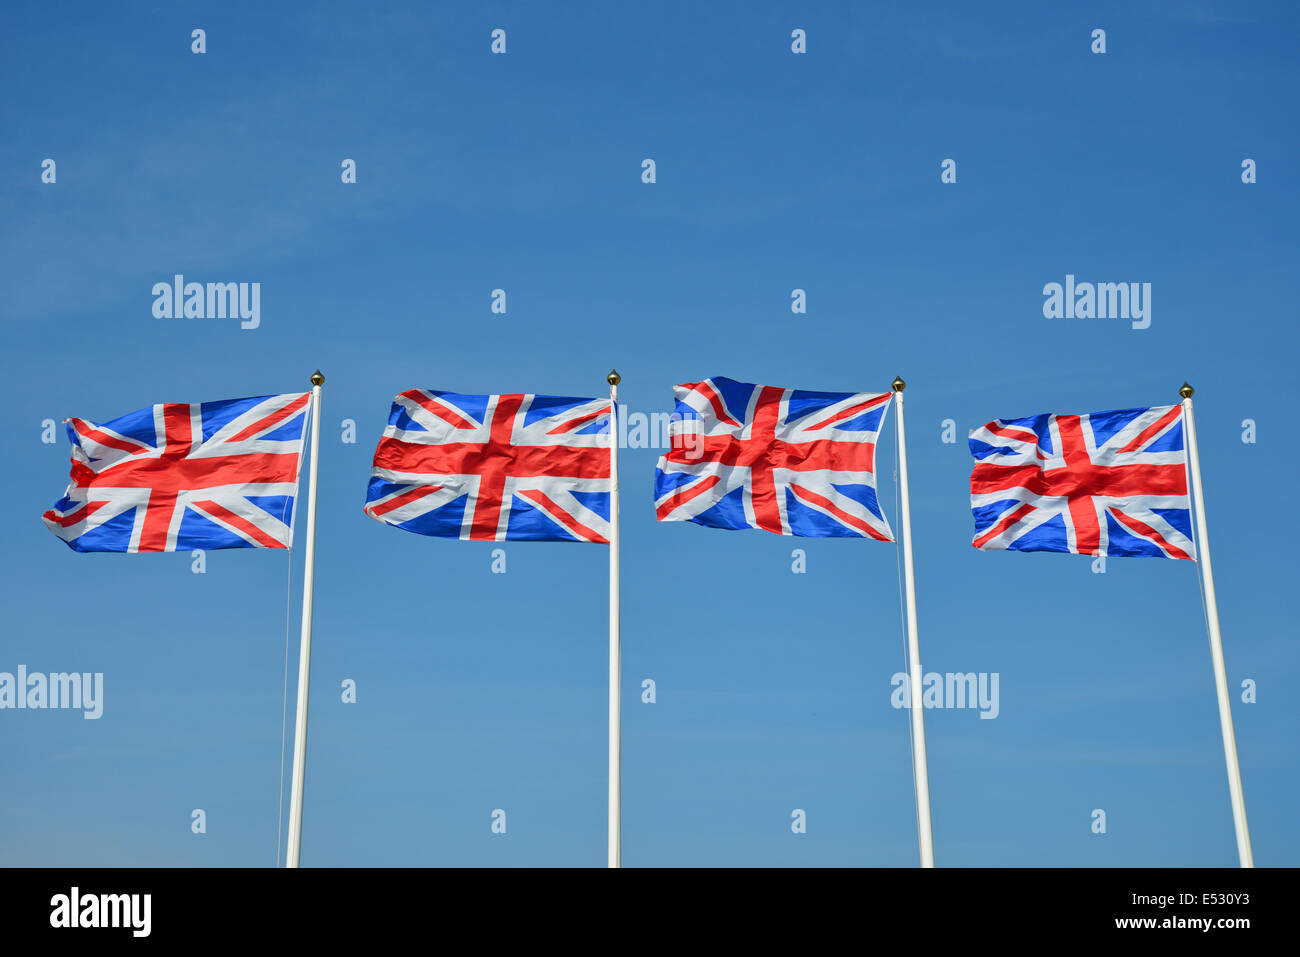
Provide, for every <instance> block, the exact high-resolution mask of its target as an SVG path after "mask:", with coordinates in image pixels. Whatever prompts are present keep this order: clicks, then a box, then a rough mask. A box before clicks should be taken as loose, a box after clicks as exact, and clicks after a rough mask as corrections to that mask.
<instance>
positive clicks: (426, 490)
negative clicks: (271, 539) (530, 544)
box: [365, 389, 612, 545]
mask: <svg viewBox="0 0 1300 957" xmlns="http://www.w3.org/2000/svg"><path fill="white" fill-rule="evenodd" d="M610 410H611V403H610V400H609V399H573V398H562V397H559V396H549V395H532V394H528V395H461V394H459V393H455V392H438V391H434V390H432V389H411V390H410V391H409V392H403V393H402V394H401V395H399V396H397V397H396V399H394V401H393V408H392V411H391V412H390V414H389V417H388V427H387V428H385V429H384V435H383V438H381V439H380V440H379V447H378V448H377V449H376V450H375V461H374V467H373V468H372V469H371V472H370V476H371V478H370V488H369V490H368V491H367V493H366V506H365V512H366V514H367V515H369V516H370V517H371V518H373V519H376V520H377V521H380V522H384V523H385V524H387V525H393V526H395V527H397V528H404V529H406V530H407V531H409V532H416V533H418V534H420V535H436V536H439V537H442V538H461V539H474V540H479V541H490V542H501V541H507V540H512V539H522V540H528V541H566V542H598V543H600V544H602V545H608V544H609V532H610V527H609V506H610V490H611V487H612V481H611V479H610V434H611V431H612V430H611V428H610V421H611V415H610Z"/></svg>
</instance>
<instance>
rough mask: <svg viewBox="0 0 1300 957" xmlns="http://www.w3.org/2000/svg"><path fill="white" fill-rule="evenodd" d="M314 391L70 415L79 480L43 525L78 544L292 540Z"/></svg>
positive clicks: (175, 547)
mask: <svg viewBox="0 0 1300 957" xmlns="http://www.w3.org/2000/svg"><path fill="white" fill-rule="evenodd" d="M309 398H310V394H309V393H302V392H298V393H291V394H286V395H272V396H259V397H257V398H252V399H227V400H225V401H221V402H203V403H196V404H188V405H187V404H179V403H164V404H160V405H153V406H150V407H149V408H146V409H141V410H139V411H138V412H132V413H129V414H128V415H124V416H122V417H121V418H117V419H113V420H112V421H110V422H105V423H103V424H102V425H99V424H96V423H94V422H90V421H88V420H86V419H68V420H67V427H68V438H69V439H71V441H72V474H71V479H72V484H70V485H69V486H68V490H67V491H66V492H65V493H64V495H63V498H61V499H59V500H58V501H57V502H55V503H54V507H53V508H51V509H50V510H49V511H47V512H46V513H45V514H44V516H42V517H43V519H44V521H45V524H46V526H47V527H48V528H49V530H50V531H51V532H53V533H54V534H55V535H57V536H58V537H59V538H61V539H63V540H64V541H65V542H67V543H68V546H69V547H71V548H73V549H75V550H76V551H79V552H175V551H187V550H189V549H194V548H202V549H208V548H288V547H289V545H290V542H291V540H292V534H293V530H292V521H293V503H294V496H295V494H296V493H297V490H298V471H299V466H300V465H301V461H302V437H303V430H304V427H305V424H306V421H307V401H308V399H309Z"/></svg>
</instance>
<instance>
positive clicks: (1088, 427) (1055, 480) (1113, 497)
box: [970, 405, 1195, 559]
mask: <svg viewBox="0 0 1300 957" xmlns="http://www.w3.org/2000/svg"><path fill="white" fill-rule="evenodd" d="M1183 441H1184V439H1183V415H1182V407H1181V406H1178V405H1163V406H1155V407H1153V408H1149V409H1122V410H1119V411H1115V412H1094V413H1092V414H1091V415H1052V414H1044V415H1035V416H1030V417H1028V418H1023V419H996V420H994V421H993V422H990V423H989V424H988V425H985V426H983V427H982V428H979V429H975V430H974V431H973V432H971V433H970V450H971V454H972V455H973V456H974V457H975V466H974V469H973V470H972V471H971V477H970V497H971V512H972V513H973V514H974V516H975V539H974V542H973V544H974V546H975V547H976V548H981V549H1014V550H1016V551H1023V552H1072V553H1074V554H1078V555H1150V556H1153V557H1156V558H1185V559H1193V556H1194V555H1195V546H1193V544H1192V539H1191V535H1192V520H1191V512H1190V507H1189V501H1188V495H1187V452H1186V449H1185V447H1184V445H1183Z"/></svg>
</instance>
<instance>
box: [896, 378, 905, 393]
mask: <svg viewBox="0 0 1300 957" xmlns="http://www.w3.org/2000/svg"><path fill="white" fill-rule="evenodd" d="M906 388H907V383H906V382H904V381H903V380H902V378H901V377H900V376H895V377H894V391H895V392H902V391H903V390H904V389H906Z"/></svg>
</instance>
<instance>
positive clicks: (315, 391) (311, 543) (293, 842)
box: [284, 369, 325, 867]
mask: <svg viewBox="0 0 1300 957" xmlns="http://www.w3.org/2000/svg"><path fill="white" fill-rule="evenodd" d="M324 382H325V377H324V376H323V375H321V374H320V370H319V369H317V370H316V371H315V372H313V373H312V376H311V470H310V479H311V487H310V488H309V489H308V491H307V541H306V552H307V557H306V560H305V562H304V564H303V572H302V641H301V644H300V647H299V652H298V713H297V719H296V721H295V723H294V732H293V790H292V791H291V793H290V797H289V849H288V851H287V852H286V856H285V861H284V866H285V867H297V866H298V858H299V856H300V854H301V851H302V789H303V784H304V782H305V781H306V778H307V689H308V685H309V684H310V682H311V603H312V583H313V580H314V577H315V571H316V463H317V461H318V459H319V458H320V387H321V385H322V384H323V383H324Z"/></svg>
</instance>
